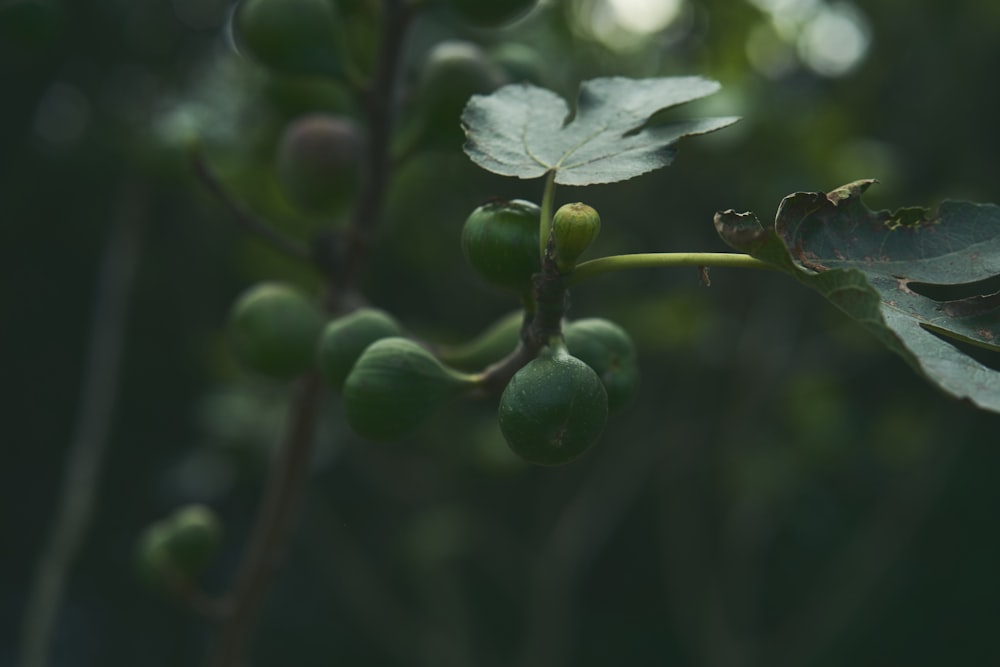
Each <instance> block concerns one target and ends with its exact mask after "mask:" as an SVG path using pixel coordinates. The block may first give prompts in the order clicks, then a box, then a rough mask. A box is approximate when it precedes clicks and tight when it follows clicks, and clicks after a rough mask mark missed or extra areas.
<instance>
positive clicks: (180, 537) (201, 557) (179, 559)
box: [166, 505, 222, 576]
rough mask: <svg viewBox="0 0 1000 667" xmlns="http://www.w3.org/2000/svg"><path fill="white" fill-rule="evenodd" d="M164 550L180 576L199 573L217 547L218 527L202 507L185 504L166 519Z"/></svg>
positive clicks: (214, 515)
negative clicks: (167, 552) (166, 533)
mask: <svg viewBox="0 0 1000 667" xmlns="http://www.w3.org/2000/svg"><path fill="white" fill-rule="evenodd" d="M167 525H168V529H169V533H168V536H167V544H166V546H167V550H168V551H169V553H170V560H171V563H172V564H173V565H174V566H175V567H176V568H177V569H178V570H179V571H180V572H182V573H183V574H186V575H188V576H194V575H196V574H198V573H200V572H201V571H202V570H203V569H204V568H205V566H206V565H208V563H209V561H211V559H212V557H213V556H215V552H216V551H217V550H218V548H219V542H220V541H221V540H222V525H221V524H220V522H219V518H218V517H217V516H216V514H215V512H213V511H212V510H211V509H210V508H208V507H206V506H205V505H188V506H186V507H182V508H181V509H179V510H177V511H176V512H174V514H173V515H172V516H171V517H170V519H169V520H168V524H167Z"/></svg>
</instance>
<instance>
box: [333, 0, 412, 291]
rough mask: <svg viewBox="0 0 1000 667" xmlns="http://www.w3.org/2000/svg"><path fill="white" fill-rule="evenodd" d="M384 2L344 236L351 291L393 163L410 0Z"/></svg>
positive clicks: (359, 276)
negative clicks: (355, 192) (357, 181)
mask: <svg viewBox="0 0 1000 667" xmlns="http://www.w3.org/2000/svg"><path fill="white" fill-rule="evenodd" d="M383 5H384V6H383V23H382V35H381V38H380V40H381V41H380V53H379V59H378V65H377V67H376V70H375V78H374V80H373V81H372V85H371V88H370V89H369V90H368V91H367V94H366V95H365V98H364V104H365V111H366V119H367V121H368V123H367V129H368V160H367V162H366V163H365V166H364V169H365V171H364V176H363V178H362V181H361V193H360V195H359V197H358V205H357V207H356V208H355V209H354V213H353V215H352V216H351V224H350V228H349V229H350V233H349V235H348V236H347V238H346V242H347V247H346V252H345V255H346V260H347V266H346V267H345V271H344V276H345V279H344V285H343V286H342V287H343V289H344V290H346V291H349V292H350V291H354V290H356V289H357V285H358V283H359V282H360V281H361V279H362V277H363V274H364V264H365V261H366V259H367V257H368V250H369V248H370V246H371V236H372V234H373V233H374V230H375V227H376V225H377V224H378V222H379V220H380V219H381V217H382V208H383V206H384V205H385V191H386V188H387V187H388V183H389V174H390V171H391V169H392V164H393V160H392V143H391V141H390V139H391V137H392V135H393V129H394V125H395V114H394V113H393V108H394V103H395V96H396V86H397V77H398V75H399V61H400V57H401V55H402V49H403V45H404V44H405V42H406V32H407V30H408V29H409V27H410V24H411V22H412V20H413V12H414V7H413V6H412V5H411V3H408V2H404V1H402V0H385V2H384V3H383Z"/></svg>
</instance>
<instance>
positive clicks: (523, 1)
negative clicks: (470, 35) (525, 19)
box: [448, 0, 535, 28]
mask: <svg viewBox="0 0 1000 667" xmlns="http://www.w3.org/2000/svg"><path fill="white" fill-rule="evenodd" d="M448 4H450V5H451V8H452V10H453V11H454V12H455V13H456V14H458V16H459V17H460V18H461V19H462V20H463V21H465V22H467V23H469V24H470V25H473V26H476V27H480V28H496V27H499V26H501V25H503V24H505V23H510V22H511V21H514V20H515V19H518V18H520V17H521V16H524V15H525V14H527V13H528V12H529V11H530V10H531V8H532V7H534V6H535V0H489V1H486V0H449V3H448Z"/></svg>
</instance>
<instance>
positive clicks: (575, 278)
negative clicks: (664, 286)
mask: <svg viewBox="0 0 1000 667" xmlns="http://www.w3.org/2000/svg"><path fill="white" fill-rule="evenodd" d="M671 266H697V267H702V266H704V267H713V266H720V267H732V268H740V269H767V270H770V271H776V270H778V269H777V267H774V266H772V265H770V264H768V263H767V262H762V261H761V260H759V259H756V258H755V257H751V256H750V255H744V254H742V253H733V252H645V253H638V254H635V255H612V256H610V257H600V258H598V259H591V260H588V261H586V262H582V263H580V264H577V266H576V268H575V269H574V270H573V273H572V274H571V275H570V277H569V284H570V285H575V284H576V283H579V282H581V281H583V280H586V279H588V278H593V277H594V276H599V275H601V274H604V273H611V272H612V271H624V270H627V269H651V268H663V267H671Z"/></svg>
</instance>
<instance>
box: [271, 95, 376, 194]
mask: <svg viewBox="0 0 1000 667" xmlns="http://www.w3.org/2000/svg"><path fill="white" fill-rule="evenodd" d="M363 153H364V140H363V138H362V133H361V129H360V128H359V127H358V125H357V124H356V123H355V122H354V121H353V120H351V119H350V118H347V117H345V116H337V115H333V114H322V113H317V114H309V115H306V116H301V117H299V118H297V119H295V120H294V121H292V122H291V123H289V124H288V126H287V127H286V128H285V131H284V132H283V133H282V135H281V140H280V141H279V144H278V154H277V159H276V162H277V170H278V178H279V182H280V183H281V186H282V188H283V190H284V192H285V194H286V195H288V198H289V199H290V200H291V201H292V202H293V203H294V204H296V205H297V206H299V207H301V208H303V209H305V210H307V211H311V212H317V213H333V212H337V211H339V210H341V209H343V208H344V205H345V204H346V203H347V202H349V201H350V200H351V199H352V198H353V196H354V195H355V193H356V192H357V189H358V183H359V180H360V177H359V174H360V165H361V159H362V155H363Z"/></svg>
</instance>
